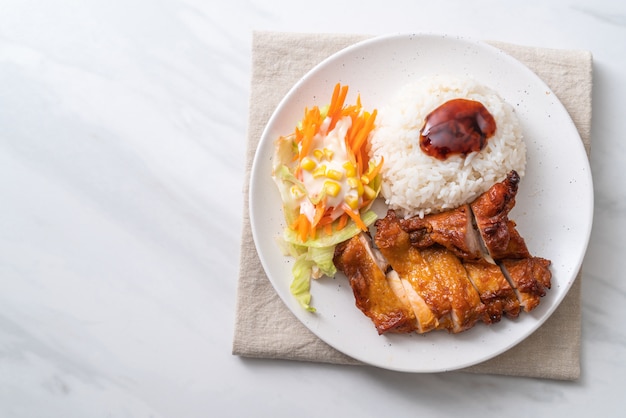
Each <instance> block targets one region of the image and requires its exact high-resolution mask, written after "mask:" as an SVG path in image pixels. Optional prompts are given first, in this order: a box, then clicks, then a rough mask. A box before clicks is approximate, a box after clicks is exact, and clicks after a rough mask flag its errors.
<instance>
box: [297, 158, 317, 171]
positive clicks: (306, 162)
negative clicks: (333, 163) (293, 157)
mask: <svg viewBox="0 0 626 418" xmlns="http://www.w3.org/2000/svg"><path fill="white" fill-rule="evenodd" d="M316 165H317V164H316V163H315V161H313V159H311V158H309V157H304V158H303V159H302V162H300V167H302V168H303V169H304V170H306V171H311V170H313V169H314V168H315V166H316Z"/></svg>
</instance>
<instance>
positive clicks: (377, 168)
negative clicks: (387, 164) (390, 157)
mask: <svg viewBox="0 0 626 418" xmlns="http://www.w3.org/2000/svg"><path fill="white" fill-rule="evenodd" d="M384 160H385V159H384V158H383V157H382V156H381V158H380V162H379V163H378V164H377V165H375V166H374V168H373V169H372V171H370V172H369V173H366V174H365V177H366V178H367V180H368V182H370V181H372V180H374V178H375V177H376V176H377V175H378V173H380V169H381V168H382V167H383V162H384Z"/></svg>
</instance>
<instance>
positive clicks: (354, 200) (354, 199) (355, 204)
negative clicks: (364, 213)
mask: <svg viewBox="0 0 626 418" xmlns="http://www.w3.org/2000/svg"><path fill="white" fill-rule="evenodd" d="M344 200H345V201H346V203H347V204H348V206H350V209H352V210H357V209H358V208H359V197H358V196H355V195H353V194H347V195H346V196H345V197H344Z"/></svg>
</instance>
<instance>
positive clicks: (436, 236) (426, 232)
mask: <svg viewBox="0 0 626 418" xmlns="http://www.w3.org/2000/svg"><path fill="white" fill-rule="evenodd" d="M400 224H401V225H402V229H404V230H405V231H407V232H408V233H409V237H410V239H411V244H412V245H413V246H414V247H416V248H427V247H430V246H432V245H434V244H439V245H443V246H444V247H446V248H447V249H449V250H450V251H452V252H453V253H454V254H455V255H456V256H457V257H459V258H461V259H464V260H478V259H480V258H482V257H483V249H482V245H481V243H480V237H479V236H478V232H477V231H476V230H475V229H474V226H473V224H472V213H471V209H470V207H469V205H463V206H460V207H459V208H457V209H453V210H448V211H445V212H440V213H434V214H429V215H426V216H424V218H420V217H419V216H415V217H412V218H409V219H402V220H401V221H400Z"/></svg>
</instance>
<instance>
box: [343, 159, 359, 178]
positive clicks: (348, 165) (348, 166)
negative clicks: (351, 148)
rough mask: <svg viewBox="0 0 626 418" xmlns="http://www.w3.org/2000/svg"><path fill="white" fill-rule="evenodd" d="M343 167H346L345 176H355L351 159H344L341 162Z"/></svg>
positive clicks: (354, 168)
mask: <svg viewBox="0 0 626 418" xmlns="http://www.w3.org/2000/svg"><path fill="white" fill-rule="evenodd" d="M343 168H345V169H346V176H348V177H354V176H356V167H355V166H354V164H352V162H351V161H346V162H345V163H343Z"/></svg>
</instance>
